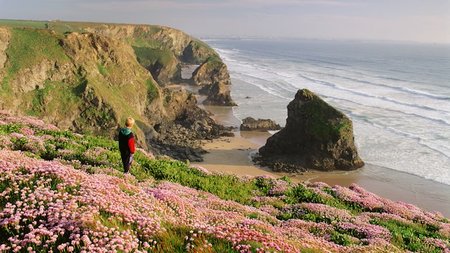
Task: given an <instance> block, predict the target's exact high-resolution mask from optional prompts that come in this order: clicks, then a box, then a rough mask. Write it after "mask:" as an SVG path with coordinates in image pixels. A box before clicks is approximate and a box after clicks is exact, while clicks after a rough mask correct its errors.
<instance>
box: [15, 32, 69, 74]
mask: <svg viewBox="0 0 450 253" xmlns="http://www.w3.org/2000/svg"><path fill="white" fill-rule="evenodd" d="M6 54H7V55H8V59H9V61H8V64H9V68H8V70H9V75H14V74H16V73H17V72H18V71H19V70H20V69H24V68H28V67H32V66H34V65H36V63H39V62H41V61H42V60H44V59H48V60H57V61H67V60H68V57H67V56H66V54H65V53H64V50H63V48H62V47H61V46H60V44H59V38H58V37H57V36H56V35H54V34H52V33H51V32H50V31H46V30H38V29H18V28H14V29H12V30H11V41H10V43H9V47H8V48H7V50H6Z"/></svg>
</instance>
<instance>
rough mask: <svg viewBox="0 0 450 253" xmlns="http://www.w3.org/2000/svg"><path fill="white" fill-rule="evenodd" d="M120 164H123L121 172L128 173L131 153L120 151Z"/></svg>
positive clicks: (131, 159)
mask: <svg viewBox="0 0 450 253" xmlns="http://www.w3.org/2000/svg"><path fill="white" fill-rule="evenodd" d="M120 156H121V157H122V164H123V172H125V173H128V172H129V171H130V167H131V164H132V163H133V154H131V153H128V154H123V153H121V154H120Z"/></svg>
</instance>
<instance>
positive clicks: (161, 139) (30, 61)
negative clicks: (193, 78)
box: [0, 22, 225, 161]
mask: <svg viewBox="0 0 450 253" xmlns="http://www.w3.org/2000/svg"><path fill="white" fill-rule="evenodd" d="M212 56H213V57H215V58H216V59H217V60H218V61H220V58H218V56H217V54H216V53H215V52H214V50H212V49H211V48H210V47H208V46H207V45H206V44H204V43H203V42H201V41H199V40H197V39H194V38H192V37H191V36H189V35H187V34H185V33H183V32H181V31H178V30H176V29H172V28H167V27H160V26H145V25H107V24H94V23H70V22H49V23H45V28H43V29H37V28H31V27H27V26H26V25H24V26H20V25H19V26H18V27H16V26H4V27H1V26H0V81H1V86H0V108H1V109H7V110H9V111H11V112H14V113H16V114H26V115H34V116H38V117H40V118H42V119H44V120H46V121H48V122H52V123H54V124H56V125H58V126H59V127H62V128H64V129H71V130H73V131H77V132H88V133H95V134H100V135H106V136H111V137H113V136H114V135H115V133H116V129H117V127H118V126H119V125H120V124H121V123H122V122H123V120H124V119H125V118H126V117H129V116H132V117H134V118H135V119H136V122H137V126H136V130H135V131H136V135H137V139H138V142H139V144H140V145H141V146H143V147H148V148H153V149H154V150H155V151H156V152H160V153H161V154H168V155H172V156H173V157H175V158H179V159H194V160H196V161H198V160H201V156H200V154H201V153H202V152H203V151H202V150H201V149H200V146H199V145H200V144H199V142H198V140H200V139H204V138H206V139H211V138H217V137H218V136H220V135H221V134H222V133H223V132H225V129H224V128H223V127H221V126H220V125H218V124H216V123H215V122H214V120H212V119H211V118H210V117H209V116H208V114H207V113H206V112H202V109H200V108H198V107H197V101H196V98H195V96H194V95H193V94H190V93H189V92H188V91H186V90H185V89H171V88H165V86H166V84H172V83H174V82H175V83H176V81H177V80H179V79H180V78H181V76H180V73H181V65H182V64H199V63H201V62H204V61H207V60H208V59H209V58H210V57H212ZM222 71H223V70H222ZM185 118H189V119H190V124H184V122H183V120H184V119H185ZM169 129H170V131H169ZM186 132H190V133H192V134H190V135H185V133H186ZM174 150H176V151H174Z"/></svg>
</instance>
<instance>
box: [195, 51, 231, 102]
mask: <svg viewBox="0 0 450 253" xmlns="http://www.w3.org/2000/svg"><path fill="white" fill-rule="evenodd" d="M192 79H193V82H194V84H195V85H198V86H201V88H200V90H199V93H200V94H202V95H205V96H206V99H205V100H204V101H203V104H206V105H221V106H235V105H236V103H235V102H234V101H233V100H232V99H231V94H230V86H231V80H230V74H229V73H228V69H227V66H226V65H225V63H223V62H222V60H220V58H219V57H218V56H212V57H210V58H209V59H207V60H206V61H205V62H204V63H203V64H201V65H200V66H199V67H198V68H197V69H196V70H195V71H194V73H193V74H192Z"/></svg>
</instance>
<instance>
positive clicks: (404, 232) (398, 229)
mask: <svg viewBox="0 0 450 253" xmlns="http://www.w3.org/2000/svg"><path fill="white" fill-rule="evenodd" d="M370 223H372V224H375V225H379V226H383V227H385V228H387V229H388V230H389V231H390V232H391V234H392V239H391V243H392V244H394V245H396V246H398V247H400V248H403V249H405V250H410V251H413V252H442V251H441V250H440V249H438V248H435V247H434V246H431V245H428V244H427V243H425V241H424V239H425V238H426V237H429V238H439V239H443V240H444V241H447V242H449V243H450V239H448V238H444V237H442V236H441V235H440V234H439V233H437V229H436V228H435V227H432V226H426V225H422V224H418V223H413V224H405V223H402V222H399V221H395V220H380V219H373V220H371V222H370Z"/></svg>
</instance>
